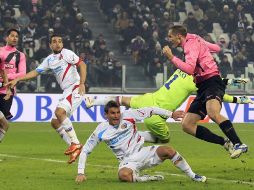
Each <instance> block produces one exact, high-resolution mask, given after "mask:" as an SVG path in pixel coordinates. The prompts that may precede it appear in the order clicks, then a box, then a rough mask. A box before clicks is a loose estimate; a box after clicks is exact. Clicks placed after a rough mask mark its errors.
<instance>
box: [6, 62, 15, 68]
mask: <svg viewBox="0 0 254 190" xmlns="http://www.w3.org/2000/svg"><path fill="white" fill-rule="evenodd" d="M5 68H6V69H13V68H14V65H13V64H8V63H6V64H5Z"/></svg>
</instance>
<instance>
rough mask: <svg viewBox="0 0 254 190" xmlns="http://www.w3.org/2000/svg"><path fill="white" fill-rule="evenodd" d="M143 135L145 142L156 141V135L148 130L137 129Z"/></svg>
mask: <svg viewBox="0 0 254 190" xmlns="http://www.w3.org/2000/svg"><path fill="white" fill-rule="evenodd" d="M138 133H139V134H140V135H141V136H142V137H144V139H145V142H150V143H156V137H155V136H154V135H152V133H151V132H150V131H138Z"/></svg>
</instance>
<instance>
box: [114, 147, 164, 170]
mask: <svg viewBox="0 0 254 190" xmlns="http://www.w3.org/2000/svg"><path fill="white" fill-rule="evenodd" d="M158 147H159V145H153V146H146V147H143V148H141V150H140V151H139V152H137V153H135V154H133V155H131V156H129V157H126V158H124V159H123V161H121V163H120V164H119V168H118V171H119V170H120V169H122V168H130V169H131V170H132V171H134V172H135V173H139V171H141V170H144V169H146V168H151V167H153V166H157V165H158V164H160V163H162V160H161V159H160V158H159V156H158V155H157V153H156V150H157V148H158Z"/></svg>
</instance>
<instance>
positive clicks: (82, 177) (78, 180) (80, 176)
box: [75, 174, 86, 184]
mask: <svg viewBox="0 0 254 190" xmlns="http://www.w3.org/2000/svg"><path fill="white" fill-rule="evenodd" d="M84 181H86V176H85V175H84V174H78V175H77V177H76V179H75V182H76V183H78V184H80V183H82V182H84Z"/></svg>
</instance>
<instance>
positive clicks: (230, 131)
mask: <svg viewBox="0 0 254 190" xmlns="http://www.w3.org/2000/svg"><path fill="white" fill-rule="evenodd" d="M219 126H220V128H221V130H222V131H223V133H224V134H225V135H226V136H227V137H228V138H229V140H230V141H231V142H232V143H233V144H234V145H235V144H237V143H240V144H242V142H241V140H240V139H239V137H238V136H237V134H236V132H235V129H234V127H233V125H232V123H231V121H230V120H226V121H223V122H221V123H220V124H219Z"/></svg>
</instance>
